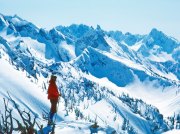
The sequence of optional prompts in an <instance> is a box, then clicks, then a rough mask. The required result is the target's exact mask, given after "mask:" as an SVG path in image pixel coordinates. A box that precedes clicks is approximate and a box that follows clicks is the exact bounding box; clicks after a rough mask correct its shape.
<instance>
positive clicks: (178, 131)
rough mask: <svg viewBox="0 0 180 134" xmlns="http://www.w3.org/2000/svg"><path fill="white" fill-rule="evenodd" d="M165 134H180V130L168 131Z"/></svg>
mask: <svg viewBox="0 0 180 134" xmlns="http://www.w3.org/2000/svg"><path fill="white" fill-rule="evenodd" d="M163 134H180V130H177V129H173V130H170V131H167V132H165V133H163Z"/></svg>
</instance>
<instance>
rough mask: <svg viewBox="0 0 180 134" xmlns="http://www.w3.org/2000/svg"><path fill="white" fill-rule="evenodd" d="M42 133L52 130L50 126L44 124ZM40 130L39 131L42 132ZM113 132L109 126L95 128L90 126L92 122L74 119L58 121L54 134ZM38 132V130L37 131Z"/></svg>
mask: <svg viewBox="0 0 180 134" xmlns="http://www.w3.org/2000/svg"><path fill="white" fill-rule="evenodd" d="M42 131H43V133H44V134H48V132H51V131H52V127H51V126H46V127H44V128H43V130H42ZM42 131H41V132H42ZM91 133H96V134H115V133H116V131H115V130H114V129H113V128H111V127H109V126H102V127H101V126H99V127H97V128H93V127H92V123H85V122H75V121H71V122H68V121H64V122H59V123H57V124H56V126H55V134H91ZM38 134H40V131H39V132H38Z"/></svg>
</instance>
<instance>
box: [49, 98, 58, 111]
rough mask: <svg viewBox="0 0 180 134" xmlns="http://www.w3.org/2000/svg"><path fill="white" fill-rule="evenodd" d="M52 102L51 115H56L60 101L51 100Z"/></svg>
mask: <svg viewBox="0 0 180 134" xmlns="http://www.w3.org/2000/svg"><path fill="white" fill-rule="evenodd" d="M50 102H51V113H52V114H54V113H56V112H57V103H58V99H50Z"/></svg>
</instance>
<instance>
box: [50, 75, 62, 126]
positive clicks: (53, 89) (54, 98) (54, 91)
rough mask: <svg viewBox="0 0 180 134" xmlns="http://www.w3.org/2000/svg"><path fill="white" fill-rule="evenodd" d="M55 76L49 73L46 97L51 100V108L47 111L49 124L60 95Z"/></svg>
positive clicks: (55, 110)
mask: <svg viewBox="0 0 180 134" xmlns="http://www.w3.org/2000/svg"><path fill="white" fill-rule="evenodd" d="M56 78H57V77H56V76H55V75H51V79H50V81H49V87H48V99H49V100H50V102H51V110H50V113H49V120H48V124H51V123H52V121H53V116H54V114H55V113H56V112H57V103H58V100H59V96H61V94H60V93H59V92H58V88H57V85H56Z"/></svg>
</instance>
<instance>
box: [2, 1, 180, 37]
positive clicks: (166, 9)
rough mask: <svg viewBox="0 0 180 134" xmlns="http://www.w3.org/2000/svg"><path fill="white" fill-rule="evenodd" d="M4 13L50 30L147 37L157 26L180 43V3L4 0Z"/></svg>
mask: <svg viewBox="0 0 180 134" xmlns="http://www.w3.org/2000/svg"><path fill="white" fill-rule="evenodd" d="M0 13H2V14H4V15H14V14H17V15H18V16H20V17H21V18H23V19H26V20H28V21H31V22H33V23H34V24H35V25H37V26H39V27H43V28H47V29H50V28H52V27H55V26H57V25H65V26H67V25H70V24H72V23H76V24H80V23H83V24H87V25H92V26H94V27H96V25H97V24H99V25H100V26H101V27H102V28H103V29H105V30H120V31H122V32H124V33H125V32H131V33H139V34H147V33H149V32H150V30H151V29H152V28H154V27H155V28H157V29H159V30H161V31H163V32H165V33H166V34H168V35H170V36H173V37H175V38H177V39H178V40H180V0H0Z"/></svg>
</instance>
